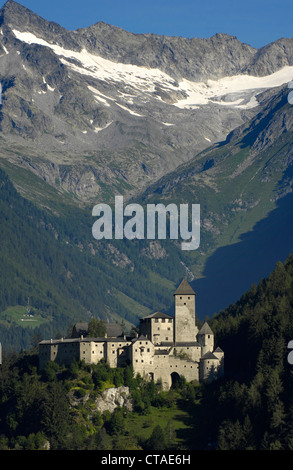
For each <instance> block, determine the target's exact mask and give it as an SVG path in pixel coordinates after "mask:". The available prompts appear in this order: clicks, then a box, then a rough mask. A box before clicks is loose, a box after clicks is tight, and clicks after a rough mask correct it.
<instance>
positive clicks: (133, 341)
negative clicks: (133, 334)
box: [132, 335, 150, 343]
mask: <svg viewBox="0 0 293 470" xmlns="http://www.w3.org/2000/svg"><path fill="white" fill-rule="evenodd" d="M136 341H150V340H149V338H147V337H146V336H144V335H140V336H139V337H138V338H133V339H132V343H135V342H136Z"/></svg>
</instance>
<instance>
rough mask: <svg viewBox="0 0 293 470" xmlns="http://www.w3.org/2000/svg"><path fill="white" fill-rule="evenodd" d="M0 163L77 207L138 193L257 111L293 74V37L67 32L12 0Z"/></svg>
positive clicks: (3, 23)
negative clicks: (253, 39)
mask: <svg viewBox="0 0 293 470" xmlns="http://www.w3.org/2000/svg"><path fill="white" fill-rule="evenodd" d="M0 31H1V33H0V51H1V56H0V70H1V76H0V79H1V83H2V108H1V121H0V125H1V137H2V138H3V140H2V142H1V144H2V145H1V157H2V158H1V159H3V160H4V161H6V160H7V159H8V160H9V161H10V162H12V163H13V164H14V165H16V166H18V167H20V168H25V169H29V170H30V171H32V172H34V173H35V174H37V175H38V176H39V177H40V178H42V179H44V180H45V181H46V182H47V183H49V184H50V185H52V186H53V187H55V188H56V189H58V191H61V192H62V193H65V194H66V195H68V194H69V195H71V196H72V197H73V196H74V197H75V198H77V200H78V201H81V202H87V203H88V202H92V201H96V200H97V198H98V199H99V200H101V199H103V200H104V199H107V198H108V199H109V198H111V196H112V195H113V189H114V188H115V191H116V192H119V193H123V194H125V196H126V197H129V196H131V195H135V194H137V193H138V191H140V190H142V189H143V188H145V187H147V186H148V185H149V184H150V183H151V182H153V181H155V180H156V179H158V178H159V177H161V176H163V175H164V174H166V173H167V172H169V171H171V170H174V169H175V168H177V166H178V165H179V164H181V163H183V162H186V161H188V160H190V159H191V158H192V157H193V156H195V155H196V154H197V153H198V152H199V151H201V150H203V149H205V148H206V147H208V146H209V145H210V144H211V143H214V142H217V141H222V140H224V139H225V138H226V136H227V134H228V133H229V132H230V131H232V130H233V129H235V128H236V127H237V126H239V125H241V124H243V123H244V122H247V120H248V119H249V118H251V117H252V116H253V115H255V114H256V113H257V112H258V98H257V96H258V94H259V93H260V91H262V90H264V89H267V88H270V87H274V86H277V85H281V84H283V83H286V82H288V81H289V80H290V79H291V78H292V71H293V40H292V39H280V40H279V41H276V42H275V43H273V44H271V45H269V46H267V47H265V48H262V49H260V50H256V49H254V48H252V47H251V46H249V45H247V44H242V43H241V42H240V41H238V40H237V38H235V37H233V36H228V35H225V34H217V35H215V36H213V37H212V38H210V39H199V38H193V39H184V38H176V37H165V36H162V37H161V36H156V35H153V34H132V33H129V32H126V31H123V30H121V29H119V28H116V27H114V26H110V25H106V24H104V23H102V22H98V23H96V24H94V25H93V26H91V27H89V28H85V29H78V30H76V31H67V30H66V29H64V28H62V27H61V26H59V25H57V24H56V23H52V22H48V21H46V20H44V19H42V18H40V17H39V16H38V15H36V14H34V13H33V12H31V11H30V10H28V9H27V8H25V7H23V6H21V5H19V4H18V3H16V2H14V1H11V0H9V1H8V2H7V3H6V4H5V5H4V7H3V8H2V9H1V12H0Z"/></svg>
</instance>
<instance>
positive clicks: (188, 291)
mask: <svg viewBox="0 0 293 470" xmlns="http://www.w3.org/2000/svg"><path fill="white" fill-rule="evenodd" d="M174 295H195V292H194V290H193V289H192V287H191V285H190V284H189V282H188V281H187V280H186V279H185V278H184V279H183V281H182V282H181V284H180V285H179V287H178V288H177V290H176V292H175V293H174Z"/></svg>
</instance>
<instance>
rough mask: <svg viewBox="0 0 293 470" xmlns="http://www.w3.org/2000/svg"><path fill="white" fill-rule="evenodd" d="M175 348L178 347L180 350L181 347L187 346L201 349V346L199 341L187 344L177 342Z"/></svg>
mask: <svg viewBox="0 0 293 470" xmlns="http://www.w3.org/2000/svg"><path fill="white" fill-rule="evenodd" d="M174 346H175V347H178V348H179V347H184V346H186V347H193V346H196V347H199V346H200V344H199V343H198V342H197V341H189V342H187V341H185V342H178V341H177V342H176V343H175V344H174Z"/></svg>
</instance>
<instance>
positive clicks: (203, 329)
mask: <svg viewBox="0 0 293 470" xmlns="http://www.w3.org/2000/svg"><path fill="white" fill-rule="evenodd" d="M198 334H199V335H213V334H214V333H213V332H212V330H211V328H210V327H209V325H208V324H207V322H205V323H204V324H203V326H202V327H201V329H200V330H199V332H198Z"/></svg>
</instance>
